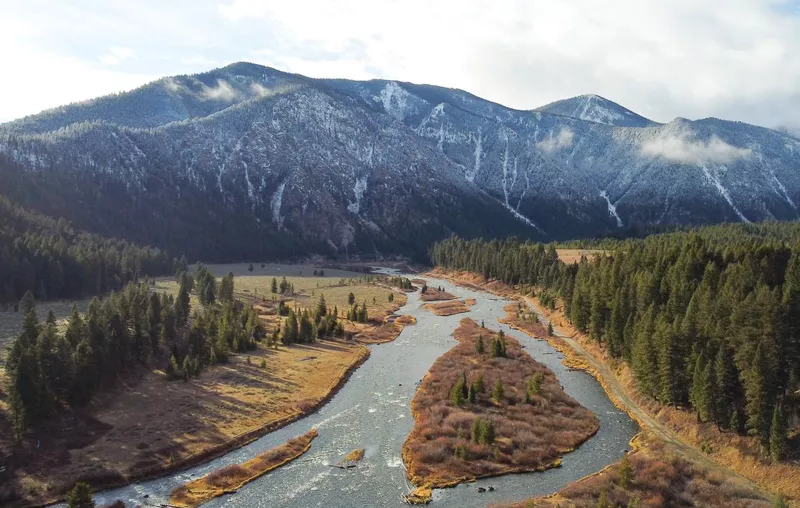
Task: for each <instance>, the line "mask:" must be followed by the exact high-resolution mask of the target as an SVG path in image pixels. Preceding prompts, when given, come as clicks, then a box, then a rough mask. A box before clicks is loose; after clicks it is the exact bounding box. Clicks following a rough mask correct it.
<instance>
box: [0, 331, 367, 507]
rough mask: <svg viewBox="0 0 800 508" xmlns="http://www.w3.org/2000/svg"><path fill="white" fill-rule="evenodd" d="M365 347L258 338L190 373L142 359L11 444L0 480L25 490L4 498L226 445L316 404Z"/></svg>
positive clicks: (57, 494)
mask: <svg viewBox="0 0 800 508" xmlns="http://www.w3.org/2000/svg"><path fill="white" fill-rule="evenodd" d="M368 357H369V350H368V349H367V348H366V347H365V346H363V345H360V344H356V343H348V342H345V341H318V342H316V343H313V344H303V345H296V346H292V347H287V348H284V347H281V348H279V349H277V350H274V349H267V348H264V347H259V348H258V349H257V350H256V351H254V352H252V353H250V354H248V355H237V356H233V357H231V358H230V361H229V363H227V364H222V365H219V366H216V367H214V368H213V369H209V370H208V371H206V372H203V373H202V374H201V375H200V377H198V378H197V379H193V380H192V381H191V382H188V383H184V382H182V381H172V382H170V381H168V380H167V377H166V374H165V373H164V372H161V371H158V370H144V369H143V370H142V371H141V372H140V373H139V374H138V375H136V376H132V377H131V378H130V379H126V383H125V384H124V386H123V387H121V388H119V389H115V390H113V391H110V392H107V393H104V394H102V395H101V396H100V397H98V399H97V400H96V401H94V402H92V404H91V405H90V406H89V407H87V408H85V409H84V410H81V411H73V412H70V413H65V414H60V415H58V416H57V417H56V418H53V419H51V420H50V421H49V422H48V423H47V424H46V425H45V426H44V427H43V428H41V429H39V430H38V431H37V432H36V433H35V434H32V435H29V436H27V437H26V439H25V441H24V442H23V444H22V445H21V446H19V447H15V448H12V451H13V452H14V453H15V455H16V456H17V457H18V459H17V460H19V461H20V464H19V466H18V467H17V469H16V471H15V472H14V474H13V476H12V477H11V481H9V482H8V483H7V485H9V486H16V487H17V488H19V489H23V488H26V489H27V490H21V492H23V493H24V497H22V498H21V499H17V500H15V501H13V502H11V503H10V505H11V506H36V505H42V504H47V503H51V502H55V501H58V500H59V499H60V498H61V497H62V496H63V495H64V493H65V492H66V491H67V490H69V489H70V488H71V487H72V485H74V483H75V482H76V481H78V480H82V481H86V482H88V483H90V485H92V487H93V488H95V489H107V488H114V487H119V486H122V485H126V484H129V483H131V482H134V481H140V480H145V479H150V478H155V477H159V476H162V475H165V474H167V473H169V472H172V471H177V470H181V469H185V468H188V467H191V466H193V465H197V464H200V463H203V462H206V461H208V460H211V459H213V458H215V457H219V456H221V455H224V454H225V453H227V452H229V451H231V450H233V449H236V448H239V447H241V446H244V445H246V444H247V443H250V442H252V441H254V440H256V439H258V438H259V437H261V436H263V435H264V434H267V433H269V432H272V431H274V430H276V429H279V428H281V427H283V426H285V425H288V424H290V423H292V422H294V421H296V420H298V419H299V418H302V417H304V416H306V415H308V414H309V413H311V412H313V411H315V410H317V409H318V408H319V407H320V406H322V405H323V404H325V403H326V402H327V401H328V400H330V398H331V397H332V396H333V395H334V394H335V393H336V392H337V390H338V389H339V388H341V386H342V385H344V383H345V382H346V380H347V379H348V377H349V376H350V374H351V373H352V372H353V371H354V370H355V369H356V368H357V367H358V366H359V365H361V364H362V363H363V362H364V361H366V359H367V358H368ZM262 362H263V363H262ZM262 365H264V366H263V367H262ZM64 428H68V429H71V432H70V433H64V432H62V430H63V429H64ZM37 445H38V446H37ZM26 457H27V460H26ZM34 459H35V460H34ZM9 501H11V500H9Z"/></svg>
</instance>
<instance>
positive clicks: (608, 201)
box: [0, 63, 800, 259]
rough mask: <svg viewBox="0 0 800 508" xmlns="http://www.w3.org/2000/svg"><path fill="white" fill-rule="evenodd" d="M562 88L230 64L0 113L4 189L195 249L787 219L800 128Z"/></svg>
mask: <svg viewBox="0 0 800 508" xmlns="http://www.w3.org/2000/svg"><path fill="white" fill-rule="evenodd" d="M570 101H572V106H576V104H577V103H581V104H584V103H582V102H581V101H584V102H585V104H586V107H583V106H581V108H577V109H576V107H572V108H570V107H566V106H565V107H564V109H559V111H556V112H547V111H519V110H513V109H510V108H506V107H504V106H501V105H499V104H495V103H491V102H489V101H486V100H483V99H481V98H479V97H476V96H474V95H471V94H469V93H467V92H463V91H461V90H452V89H445V88H440V87H435V86H427V85H415V84H410V83H402V82H394V81H383V80H373V81H365V82H358V81H348V80H316V79H310V78H306V77H303V76H298V75H293V74H286V73H282V72H280V71H276V70H274V69H270V68H267V67H261V66H258V65H254V64H247V63H239V64H233V65H231V66H228V67H225V68H222V69H217V70H214V71H211V72H208V73H204V74H199V75H196V76H179V77H175V78H165V79H162V80H159V81H156V82H153V83H150V84H148V85H146V86H143V87H141V88H139V89H137V90H134V91H132V92H129V93H125V94H119V95H115V96H109V97H103V98H99V99H96V100H93V101H89V102H86V103H81V104H74V105H70V106H66V107H63V108H58V109H55V110H51V111H47V112H44V113H42V114H39V115H35V116H32V117H28V118H24V119H22V120H19V121H16V122H11V123H9V124H4V125H2V126H0V164H2V166H0V193H5V194H8V195H9V197H12V198H13V199H15V200H18V201H20V202H21V204H24V205H27V206H31V207H34V208H37V209H39V210H40V211H42V212H44V213H49V214H52V215H61V216H65V217H67V218H68V219H70V220H72V221H74V222H76V224H77V225H79V226H80V227H83V228H86V229H91V230H96V231H98V232H100V233H104V234H111V235H113V236H124V237H127V238H131V239H132V240H136V241H140V242H147V243H154V244H157V245H162V246H164V247H167V248H169V249H170V250H171V251H173V252H176V253H177V252H187V253H189V254H190V255H194V256H197V257H200V256H203V258H204V259H209V258H218V259H245V258H248V257H249V258H253V257H254V256H256V255H264V256H267V255H270V256H290V255H293V254H297V253H309V252H310V253H321V254H333V255H337V254H338V255H342V254H364V255H369V256H374V255H387V254H395V253H403V254H414V255H419V256H424V255H425V251H426V249H427V246H428V245H429V244H430V243H431V242H432V241H434V240H436V239H438V238H441V237H443V236H446V235H449V234H451V233H457V234H461V235H465V236H484V237H489V236H506V235H517V236H520V237H531V238H536V239H541V240H549V239H564V238H570V237H576V236H596V235H601V234H608V233H612V232H615V231H620V230H623V229H628V228H638V227H642V226H650V225H674V224H699V223H711V222H721V221H754V220H762V219H770V218H775V219H794V218H797V217H798V210H797V203H798V202H800V171H799V170H800V140H798V139H796V138H794V137H792V136H789V135H787V134H783V133H780V132H777V131H773V130H770V129H766V128H762V127H756V126H752V125H747V124H742V123H736V122H726V121H723V120H717V119H705V120H700V121H689V120H684V119H676V120H674V121H673V122H670V123H668V124H663V125H662V124H656V123H654V122H650V121H649V120H646V119H644V118H643V117H640V116H638V115H636V114H635V113H632V112H631V114H627V113H626V112H627V110H625V109H624V108H622V107H621V106H618V105H616V104H614V103H612V102H610V101H605V100H604V99H599V98H597V99H581V98H576V99H569V100H567V101H562V103H561V106H559V108H561V107H562V106H563V103H564V102H566V103H569V102H570ZM556 104H559V103H555V104H554V105H551V106H548V107H547V108H550V107H555V105H556ZM619 115H624V116H623V117H622V119H620V118H617V116H619ZM581 116H583V117H584V118H581ZM626 121H627V122H631V123H632V124H631V125H629V124H626V123H625V122H626ZM611 123H620V124H622V126H619V125H610V124H611ZM3 161H5V162H3Z"/></svg>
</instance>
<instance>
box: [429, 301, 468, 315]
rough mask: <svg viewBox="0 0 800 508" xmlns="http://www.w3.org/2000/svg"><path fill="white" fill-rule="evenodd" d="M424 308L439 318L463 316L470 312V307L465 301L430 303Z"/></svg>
mask: <svg viewBox="0 0 800 508" xmlns="http://www.w3.org/2000/svg"><path fill="white" fill-rule="evenodd" d="M423 307H424V308H425V309H427V310H429V311H431V312H433V313H434V314H436V315H437V316H452V315H453V314H462V313H464V312H469V307H467V304H466V303H465V302H464V301H463V300H451V301H448V302H440V303H428V304H425V305H423Z"/></svg>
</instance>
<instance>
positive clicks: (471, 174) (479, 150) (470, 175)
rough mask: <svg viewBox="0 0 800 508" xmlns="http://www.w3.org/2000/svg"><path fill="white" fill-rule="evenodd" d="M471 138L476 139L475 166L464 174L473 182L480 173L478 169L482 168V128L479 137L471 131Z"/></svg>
mask: <svg viewBox="0 0 800 508" xmlns="http://www.w3.org/2000/svg"><path fill="white" fill-rule="evenodd" d="M469 136H470V140H474V141H475V166H474V167H473V169H472V171H467V172H466V173H465V174H464V176H465V177H466V179H467V181H468V182H470V183H472V182H474V181H475V176H476V175H477V174H478V171H479V170H480V169H481V155H482V154H483V148H482V143H483V139H482V137H481V130H480V129H478V137H477V138H476V137H474V135H473V134H472V133H471V132H470V133H469Z"/></svg>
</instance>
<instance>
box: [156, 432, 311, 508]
mask: <svg viewBox="0 0 800 508" xmlns="http://www.w3.org/2000/svg"><path fill="white" fill-rule="evenodd" d="M315 437H317V430H316V429H311V430H310V431H309V432H306V433H305V434H303V435H302V436H298V437H295V438H292V439H290V440H289V441H287V442H286V443H284V444H282V445H281V446H278V447H276V448H273V449H271V450H268V451H266V452H264V453H262V454H260V455H258V456H256V457H254V458H252V459H250V460H248V461H246V462H244V463H242V464H233V465H230V466H226V467H224V468H222V469H218V470H216V471H213V472H211V473H209V474H207V475H206V476H204V477H202V478H199V479H197V480H194V481H191V482H189V483H187V484H185V485H182V486H180V487H178V488H176V489H175V490H173V491H172V494H171V495H170V498H169V504H170V505H172V506H177V507H180V508H194V507H195V506H199V505H201V504H203V503H205V502H206V501H210V500H211V499H214V498H215V497H219V496H222V495H225V494H231V493H234V492H236V491H237V490H239V489H240V488H242V487H243V486H244V485H245V484H247V483H250V482H251V481H253V480H255V479H256V478H259V477H261V476H263V475H265V474H267V473H269V472H270V471H272V470H275V469H277V468H279V467H281V466H283V465H285V464H288V463H289V462H291V461H293V460H295V459H296V458H298V457H300V456H301V455H303V454H304V453H306V452H307V451H308V450H309V449H310V448H311V442H312V441H313V440H314V438H315Z"/></svg>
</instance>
